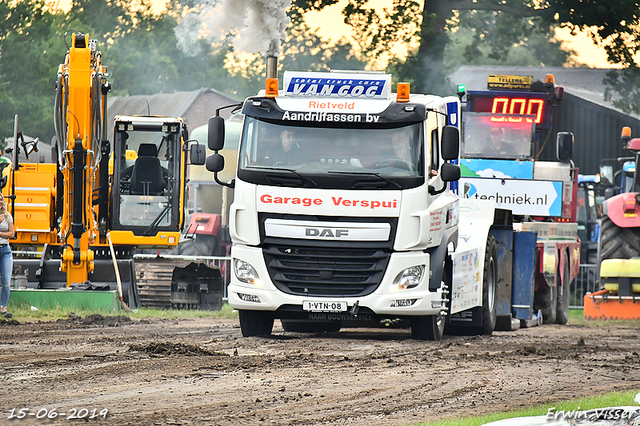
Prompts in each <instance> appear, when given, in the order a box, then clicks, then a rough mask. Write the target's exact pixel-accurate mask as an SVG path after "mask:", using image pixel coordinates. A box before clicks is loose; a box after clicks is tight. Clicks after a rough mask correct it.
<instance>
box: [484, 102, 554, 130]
mask: <svg viewBox="0 0 640 426" xmlns="http://www.w3.org/2000/svg"><path fill="white" fill-rule="evenodd" d="M543 111H544V99H527V98H493V104H492V105H491V113H493V114H517V115H535V116H536V120H535V121H536V124H540V123H541V122H542V113H543Z"/></svg>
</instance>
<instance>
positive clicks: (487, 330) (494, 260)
mask: <svg viewBox="0 0 640 426" xmlns="http://www.w3.org/2000/svg"><path fill="white" fill-rule="evenodd" d="M497 281H498V244H497V243H496V239H495V237H494V236H493V235H489V238H487V249H486V252H485V254H484V274H483V280H482V327H480V330H479V332H480V333H479V334H487V335H488V334H491V333H493V330H494V329H495V328H496V318H497V307H496V293H497V290H498V285H497Z"/></svg>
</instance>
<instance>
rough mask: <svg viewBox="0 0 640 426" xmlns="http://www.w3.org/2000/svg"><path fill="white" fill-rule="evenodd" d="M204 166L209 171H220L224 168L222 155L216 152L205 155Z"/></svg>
mask: <svg viewBox="0 0 640 426" xmlns="http://www.w3.org/2000/svg"><path fill="white" fill-rule="evenodd" d="M205 167H206V168H207V170H209V171H210V172H214V173H220V172H221V171H222V169H224V157H223V156H222V155H220V154H218V153H215V154H211V155H210V156H208V157H207V161H206V163H205Z"/></svg>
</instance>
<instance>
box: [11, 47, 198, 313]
mask: <svg viewBox="0 0 640 426" xmlns="http://www.w3.org/2000/svg"><path fill="white" fill-rule="evenodd" d="M107 77H108V74H107V68H106V67H105V66H104V65H103V64H102V55H101V53H100V52H99V51H98V50H97V48H96V41H95V40H90V39H89V36H88V35H87V34H72V43H71V47H70V49H69V51H68V52H67V55H66V57H65V61H64V63H63V64H61V65H60V66H59V69H58V77H57V84H56V97H55V113H54V115H55V117H54V120H55V130H56V136H55V137H54V138H53V143H52V148H51V157H52V158H51V162H50V163H46V162H36V161H31V160H33V156H34V155H33V152H34V151H37V149H38V148H37V142H36V143H33V142H31V143H25V142H24V140H23V138H21V137H20V136H21V134H19V132H18V131H17V127H18V126H17V124H16V126H15V127H16V128H15V130H14V141H15V143H14V147H13V161H12V164H10V166H9V168H8V170H5V171H4V172H3V175H4V176H5V177H6V179H5V182H4V183H5V185H4V187H3V189H2V192H3V194H5V197H6V198H7V200H8V208H9V211H10V212H11V213H12V214H13V216H14V222H15V228H16V236H15V238H14V239H12V240H11V243H12V246H13V247H14V250H16V256H15V257H14V264H15V265H16V266H15V267H14V271H15V272H17V273H22V274H25V275H26V277H27V282H28V288H41V289H52V288H61V287H65V286H66V287H79V288H81V287H83V286H84V288H87V286H89V287H91V286H93V287H96V288H98V287H101V288H105V286H109V289H111V290H116V289H119V290H120V296H121V298H123V300H124V302H125V303H128V304H129V306H132V307H135V306H139V298H138V294H137V288H136V285H135V273H134V263H133V251H134V249H135V248H172V247H175V246H176V245H177V244H178V241H179V238H180V232H181V230H182V227H183V223H184V221H185V217H184V213H183V212H184V211H185V207H186V202H187V195H186V182H187V166H188V164H194V165H201V164H204V161H205V156H206V149H205V146H204V145H201V144H199V143H197V142H195V141H189V140H188V133H187V129H186V126H185V123H184V121H183V120H182V119H181V118H180V117H158V116H116V117H115V118H114V123H112V124H113V126H114V127H113V143H111V142H110V141H109V140H108V139H107V126H108V124H107V122H106V116H107V112H106V106H107V93H108V92H109V90H110V83H109V81H108V79H107ZM16 123H17V120H16ZM20 140H22V141H21V142H19V141H20ZM20 152H22V153H23V156H26V158H27V160H28V161H26V162H25V161H22V162H21V161H20V155H19V153H20ZM30 155H31V157H32V158H29V156H30Z"/></svg>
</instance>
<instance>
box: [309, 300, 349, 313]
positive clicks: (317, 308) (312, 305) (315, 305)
mask: <svg viewBox="0 0 640 426" xmlns="http://www.w3.org/2000/svg"><path fill="white" fill-rule="evenodd" d="M302 309H304V310H305V311H309V312H346V311H347V302H345V301H324V302H309V301H304V302H302Z"/></svg>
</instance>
